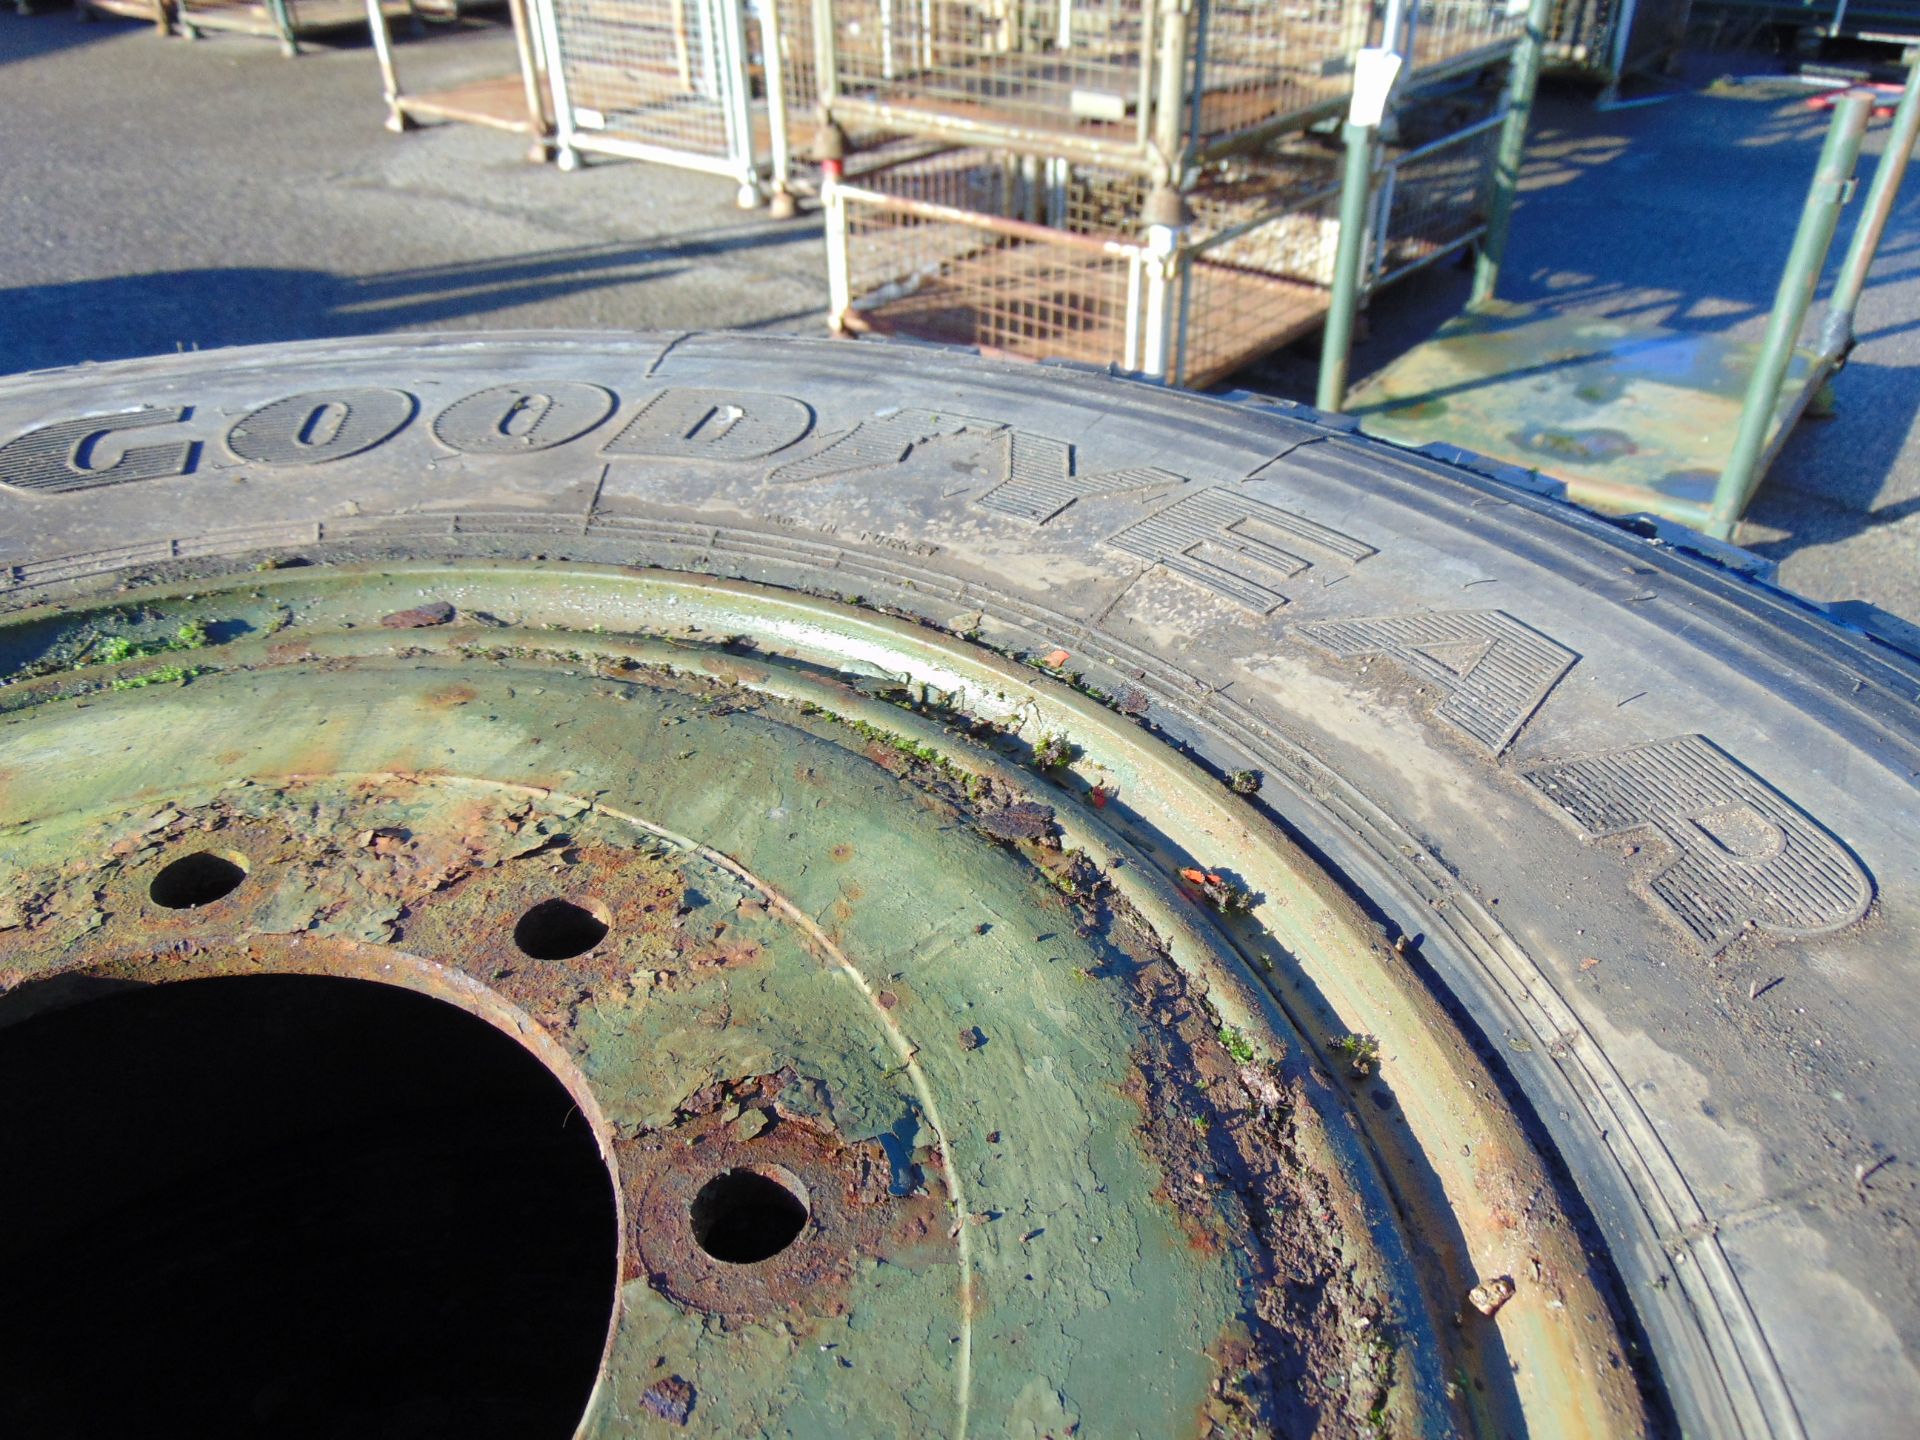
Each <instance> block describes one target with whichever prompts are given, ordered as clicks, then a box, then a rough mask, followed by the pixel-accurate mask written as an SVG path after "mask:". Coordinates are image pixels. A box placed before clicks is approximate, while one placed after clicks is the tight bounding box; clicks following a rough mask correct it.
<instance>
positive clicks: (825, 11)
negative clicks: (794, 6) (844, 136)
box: [813, 0, 840, 120]
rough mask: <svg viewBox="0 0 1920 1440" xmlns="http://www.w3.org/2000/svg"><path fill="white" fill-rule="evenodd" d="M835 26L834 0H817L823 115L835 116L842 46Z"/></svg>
mask: <svg viewBox="0 0 1920 1440" xmlns="http://www.w3.org/2000/svg"><path fill="white" fill-rule="evenodd" d="M837 38H838V37H837V32H836V31H835V30H834V28H833V0H813V73H814V75H815V76H816V77H817V78H816V83H818V85H819V86H820V118H821V119H822V120H833V119H837V118H838V117H837V116H835V115H834V113H833V107H834V104H835V102H837V101H838V100H839V98H840V46H839V45H838V43H836V42H837Z"/></svg>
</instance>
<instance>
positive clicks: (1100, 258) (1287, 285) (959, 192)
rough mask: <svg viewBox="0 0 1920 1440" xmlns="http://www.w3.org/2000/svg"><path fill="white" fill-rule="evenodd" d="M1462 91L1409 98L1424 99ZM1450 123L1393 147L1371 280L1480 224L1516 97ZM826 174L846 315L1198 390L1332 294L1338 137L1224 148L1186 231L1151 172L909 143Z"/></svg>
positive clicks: (1306, 319) (1402, 114) (835, 265)
mask: <svg viewBox="0 0 1920 1440" xmlns="http://www.w3.org/2000/svg"><path fill="white" fill-rule="evenodd" d="M1449 93H1452V94H1454V95H1456V96H1457V92H1442V93H1441V94H1440V95H1436V94H1434V93H1433V92H1426V93H1421V94H1416V95H1412V96H1409V97H1408V98H1407V99H1406V100H1404V101H1403V102H1401V103H1400V105H1399V106H1397V107H1396V110H1395V112H1394V114H1395V118H1396V120H1397V121H1399V122H1400V123H1401V125H1402V127H1403V128H1411V127H1410V126H1409V125H1408V122H1409V120H1410V118H1411V117H1412V116H1413V115H1415V114H1416V113H1417V112H1418V110H1419V109H1420V107H1423V106H1428V107H1430V106H1432V105H1434V104H1436V103H1437V102H1438V101H1440V100H1444V99H1445V98H1447V95H1448V94H1449ZM1475 108H1476V109H1477V110H1479V111H1481V112H1483V113H1477V114H1475V115H1474V116H1473V118H1471V119H1469V120H1467V121H1466V122H1465V123H1461V124H1455V125H1452V126H1451V128H1448V129H1447V130H1446V132H1445V133H1442V134H1439V135H1434V136H1429V135H1427V134H1425V133H1422V134H1420V135H1419V136H1417V137H1413V138H1410V139H1409V141H1408V142H1407V143H1401V144H1390V145H1388V146H1385V147H1383V148H1382V151H1381V154H1380V156H1379V159H1378V162H1377V164H1376V165H1375V167H1374V168H1373V170H1372V174H1371V179H1370V182H1369V189H1368V196H1367V206H1366V209H1365V212H1364V213H1365V215H1366V231H1365V233H1366V240H1367V244H1366V250H1365V252H1364V258H1363V264H1362V272H1361V288H1362V292H1363V293H1371V292H1373V291H1375V290H1377V289H1379V288H1382V287H1384V286H1387V285H1390V284H1392V283H1394V282H1395V281H1397V280H1399V279H1401V278H1403V277H1405V276H1407V275H1410V274H1412V273H1413V272H1414V271H1416V270H1419V269H1421V268H1423V267H1425V266H1427V265H1431V264H1433V263H1435V262H1437V261H1439V260H1441V259H1443V258H1444V257H1446V256H1448V255H1453V254H1457V253H1459V252H1460V251H1462V250H1463V249H1465V248H1466V247H1468V246H1470V245H1472V244H1474V243H1475V242H1476V241H1477V240H1479V238H1480V237H1481V235H1482V234H1483V233H1484V228H1485V203H1484V202H1485V197H1486V192H1487V187H1488V185H1489V183H1490V179H1491V173H1492V165H1491V160H1492V152H1493V143H1494V141H1495V139H1496V137H1497V134H1498V131H1499V129H1500V127H1501V125H1502V124H1503V123H1504V119H1505V112H1506V105H1505V101H1504V98H1503V99H1501V100H1499V101H1497V102H1493V101H1491V100H1489V102H1488V103H1486V104H1482V105H1477V106H1476V107H1475ZM866 161H867V163H865V164H864V165H862V166H861V167H860V168H859V169H858V170H857V171H853V172H850V173H849V174H848V175H847V176H846V177H844V178H842V179H841V180H839V181H837V182H835V183H834V184H833V185H831V186H829V187H828V188H827V192H826V211H827V250H828V273H829V283H830V290H831V321H832V323H833V325H834V327H835V328H836V329H837V330H842V331H877V332H890V333H905V334H909V335H913V336H916V337H918V338H923V339H933V340H941V341H946V342H949V343H958V344H966V345H972V346H976V347H978V348H981V349H983V350H987V351H989V352H993V353H1000V354H1010V355H1017V356H1022V357H1024V358H1029V359H1068V360H1079V361H1083V362H1087V363H1092V364H1099V365H1112V366H1115V367H1118V368H1119V369H1122V370H1126V371H1131V372H1134V373H1138V374H1142V375H1147V376H1151V377H1153V378H1156V379H1162V380H1165V381H1167V382H1169V383H1171V384H1175V385H1185V386H1191V387H1203V386H1206V385H1209V384H1212V383H1214V382H1216V381H1218V380H1220V379H1222V378H1224V377H1225V376H1226V375H1229V374H1231V373H1233V372H1234V371H1236V370H1238V369H1240V368H1242V367H1243V366H1245V365H1246V364H1248V363H1250V362H1252V361H1253V360H1255V359H1258V358H1259V357H1260V356H1262V355H1264V354H1267V353H1270V352H1271V351H1273V350H1275V349H1278V348H1280V347H1281V346H1283V345H1286V344H1289V343H1291V342H1292V341H1294V340H1297V339H1299V338H1301V337H1303V336H1305V335H1307V334H1310V333H1312V332H1313V331H1314V330H1316V329H1317V328H1319V326H1320V325H1321V323H1322V322H1323V321H1324V320H1325V318H1326V316H1327V313H1328V310H1329V307H1330V304H1331V301H1332V293H1333V292H1332V283H1333V273H1332V272H1333V264H1334V259H1335V254H1336V251H1337V248H1338V242H1339V223H1340V222H1339V212H1340V208H1341V207H1340V201H1341V191H1342V179H1341V168H1340V166H1341V160H1340V152H1339V150H1338V149H1337V148H1336V147H1334V146H1331V145H1328V144H1326V143H1324V141H1323V140H1321V139H1317V138H1315V137H1311V136H1296V137H1293V138H1291V139H1289V140H1288V141H1285V142H1282V143H1280V144H1277V145H1274V146H1270V147H1268V148H1267V150H1265V151H1264V152H1262V153H1260V154H1257V155H1241V156H1236V157H1233V158H1232V159H1230V160H1228V161H1225V162H1217V163H1216V164H1215V165H1214V166H1213V167H1212V168H1211V170H1210V171H1209V172H1208V173H1206V174H1204V175H1202V176H1200V177H1199V178H1198V180H1197V182H1196V183H1195V184H1194V185H1193V186H1192V187H1191V188H1190V189H1189V191H1188V193H1187V196H1186V201H1187V207H1188V210H1189V213H1190V215H1191V219H1190V221H1189V223H1188V224H1186V225H1184V226H1182V227H1177V228H1176V227H1171V226H1163V225H1153V224H1149V223H1147V221H1146V218H1145V213H1144V212H1145V208H1146V197H1147V185H1146V182H1145V181H1144V180H1143V178H1142V177H1139V176H1137V175H1132V174H1129V173H1128V172H1126V171H1124V170H1121V169H1117V168H1089V167H1083V166H1077V165H1075V164H1074V163H1072V162H1070V161H1068V160H1065V159H1063V158H1058V157H1056V158H1053V159H1041V158H1038V157H1033V156H1024V155H1020V154H1018V153H1016V152H1012V151H992V150H987V149H984V148H978V147H951V146H945V145H940V144H938V143H937V142H934V143H932V144H929V143H925V142H914V141H903V142H896V144H895V145H893V146H891V147H888V148H887V149H885V150H883V151H881V152H878V153H875V154H873V155H870V156H868V157H866Z"/></svg>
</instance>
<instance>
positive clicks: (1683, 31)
mask: <svg viewBox="0 0 1920 1440" xmlns="http://www.w3.org/2000/svg"><path fill="white" fill-rule="evenodd" d="M1692 9H1693V0H1554V7H1553V18H1552V20H1551V21H1550V22H1549V23H1548V26H1547V44H1546V57H1547V65H1548V68H1549V69H1552V70H1555V71H1557V72H1559V73H1561V74H1574V75H1586V76H1591V77H1592V78H1594V79H1596V80H1602V81H1605V82H1606V87H1607V88H1606V91H1605V93H1604V95H1603V96H1602V100H1601V103H1602V104H1605V103H1607V102H1608V101H1609V100H1611V99H1612V98H1613V97H1614V95H1615V94H1616V93H1617V92H1618V90H1619V88H1620V82H1621V81H1622V80H1623V79H1625V78H1626V77H1627V76H1629V75H1634V74H1640V73H1644V72H1646V71H1650V70H1656V69H1660V68H1662V67H1664V66H1666V65H1668V64H1671V63H1672V62H1673V61H1674V60H1675V59H1676V58H1677V57H1678V56H1679V54H1680V51H1681V49H1682V47H1683V46H1685V44H1686V40H1687V21H1688V18H1689V16H1690V14H1691V12H1692Z"/></svg>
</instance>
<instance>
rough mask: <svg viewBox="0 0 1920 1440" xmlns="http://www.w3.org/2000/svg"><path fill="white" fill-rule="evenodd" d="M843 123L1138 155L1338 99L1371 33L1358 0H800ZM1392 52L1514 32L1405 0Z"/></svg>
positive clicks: (1114, 159) (1491, 7)
mask: <svg viewBox="0 0 1920 1440" xmlns="http://www.w3.org/2000/svg"><path fill="white" fill-rule="evenodd" d="M813 8H814V11H815V14H816V20H817V24H818V25H819V26H820V30H819V33H820V36H821V41H820V54H821V57H822V61H823V67H824V73H823V74H822V76H821V81H822V84H823V88H824V91H825V94H826V97H827V105H828V108H829V109H830V111H831V112H832V114H833V116H834V118H835V119H836V120H837V121H840V122H841V123H843V124H852V125H860V126H866V127H869V128H877V129H881V130H885V131H889V132H892V133H906V134H921V135H931V136H940V137H943V138H947V139H949V140H955V141H961V142H964V143H969V144H988V145H992V146H994V147H996V148H1001V147H1006V148H1025V149H1030V150H1033V151H1036V152H1042V153H1044V152H1050V151H1051V152H1057V153H1062V154H1071V155H1073V156H1075V157H1076V158H1079V159H1082V160H1083V161H1092V162H1096V163H1097V162H1104V163H1108V164H1115V165H1125V166H1130V167H1135V168H1141V169H1152V168H1153V167H1154V166H1155V165H1156V164H1160V163H1163V162H1164V156H1159V157H1157V156H1156V137H1157V142H1158V148H1159V150H1161V151H1164V150H1165V149H1166V148H1167V144H1166V141H1167V137H1168V135H1169V134H1171V135H1174V136H1177V137H1178V140H1177V145H1178V146H1179V147H1180V148H1182V149H1184V150H1185V151H1186V152H1187V153H1188V157H1189V158H1197V157H1202V156H1206V155H1211V154H1215V153H1218V152H1220V151H1221V150H1222V149H1223V148H1226V147H1229V146H1231V145H1233V144H1235V143H1236V142H1238V141H1239V140H1241V139H1242V138H1244V137H1247V136H1250V135H1256V134H1264V133H1272V132H1277V131H1279V130H1283V129H1286V128H1293V127H1296V126H1297V125H1298V124H1299V123H1300V122H1301V121H1303V120H1305V119H1308V118H1311V117H1314V116H1317V115H1325V114H1331V113H1333V112H1335V111H1337V110H1338V109H1339V108H1340V106H1341V105H1342V103H1343V102H1344V100H1345V97H1346V96H1347V94H1348V93H1349V91H1350V88H1351V83H1352V70H1353V57H1354V54H1355V52H1356V51H1358V50H1359V49H1360V48H1361V47H1362V46H1365V45H1368V44H1379V43H1382V42H1383V39H1384V38H1385V37H1384V31H1385V27H1386V25H1387V23H1388V16H1387V13H1386V7H1385V6H1384V5H1376V4H1375V3H1374V0H1198V3H1196V4H1195V5H1193V7H1192V9H1191V13H1190V14H1186V15H1175V14H1172V13H1170V12H1168V11H1167V10H1165V9H1164V8H1163V7H1161V6H1160V5H1158V4H1156V3H1154V0H832V3H826V0H814V4H813ZM1400 13H1402V14H1403V17H1404V18H1403V28H1402V29H1401V32H1400V34H1401V39H1402V46H1401V48H1402V49H1403V50H1404V51H1405V52H1406V53H1407V54H1408V55H1409V56H1410V57H1411V73H1413V74H1414V75H1415V76H1416V77H1430V76H1431V75H1433V74H1437V73H1439V72H1442V71H1445V70H1449V69H1453V68H1458V67H1460V66H1463V65H1466V64H1470V63H1474V62H1476V61H1479V62H1487V63H1491V62H1493V61H1497V60H1498V59H1499V58H1500V57H1501V56H1502V55H1503V54H1504V53H1505V52H1506V51H1507V50H1510V49H1511V48H1512V46H1513V45H1514V44H1515V43H1517V41H1518V39H1519V36H1520V34H1521V31H1522V29H1523V28H1524V23H1525V15H1524V6H1521V7H1520V8H1518V9H1516V8H1515V5H1514V4H1513V3H1512V0H1421V3H1417V4H1412V5H1409V6H1407V7H1405V9H1404V11H1403V12H1400Z"/></svg>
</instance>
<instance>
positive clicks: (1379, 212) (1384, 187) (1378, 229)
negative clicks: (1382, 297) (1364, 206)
mask: <svg viewBox="0 0 1920 1440" xmlns="http://www.w3.org/2000/svg"><path fill="white" fill-rule="evenodd" d="M1399 180H1400V167H1399V166H1398V165H1397V164H1395V165H1386V166H1383V167H1382V168H1381V171H1380V183H1379V185H1378V186H1376V187H1375V192H1374V194H1373V195H1371V196H1369V197H1368V204H1369V205H1370V206H1371V208H1372V211H1373V213H1372V215H1371V216H1370V217H1369V221H1368V226H1367V228H1368V229H1369V230H1370V231H1371V232H1372V234H1373V244H1372V246H1371V247H1370V253H1369V254H1368V255H1367V256H1366V263H1365V264H1363V265H1362V266H1361V267H1360V269H1361V272H1362V275H1363V276H1364V278H1363V279H1362V280H1361V282H1360V290H1361V293H1362V294H1363V295H1371V294H1372V293H1373V292H1374V291H1375V290H1377V289H1379V288H1380V271H1381V268H1382V267H1383V266H1385V265H1386V263H1387V241H1388V239H1389V237H1390V234H1391V227H1392V225H1393V192H1394V191H1395V190H1396V189H1398V188H1399Z"/></svg>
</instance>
